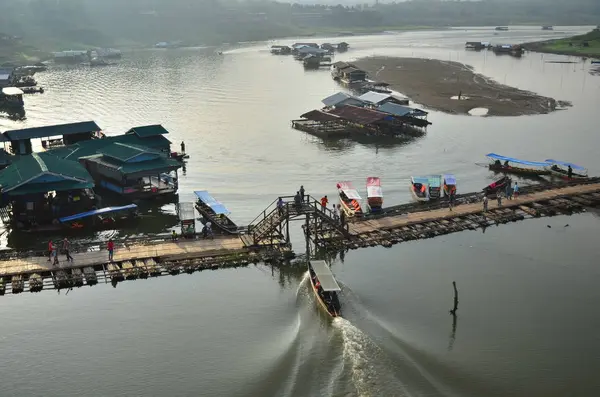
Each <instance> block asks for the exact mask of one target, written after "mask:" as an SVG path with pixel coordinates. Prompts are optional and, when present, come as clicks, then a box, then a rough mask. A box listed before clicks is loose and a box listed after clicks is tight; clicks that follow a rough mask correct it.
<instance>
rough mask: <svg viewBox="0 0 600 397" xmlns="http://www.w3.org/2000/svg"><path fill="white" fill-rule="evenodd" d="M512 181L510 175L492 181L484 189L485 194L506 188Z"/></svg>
mask: <svg viewBox="0 0 600 397" xmlns="http://www.w3.org/2000/svg"><path fill="white" fill-rule="evenodd" d="M510 182H511V180H510V178H509V177H508V176H506V175H505V176H503V177H502V178H500V179H498V180H497V181H495V182H492V183H490V184H489V185H487V186H486V187H484V188H483V189H482V191H483V192H484V193H485V194H493V193H496V192H499V191H502V190H505V189H506V185H507V184H509V183H510Z"/></svg>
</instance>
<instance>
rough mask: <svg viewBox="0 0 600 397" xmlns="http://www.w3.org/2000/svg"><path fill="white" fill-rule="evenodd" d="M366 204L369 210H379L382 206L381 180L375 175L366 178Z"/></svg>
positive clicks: (374, 211)
mask: <svg viewBox="0 0 600 397" xmlns="http://www.w3.org/2000/svg"><path fill="white" fill-rule="evenodd" d="M367 206H368V207H369V210H370V212H373V213H377V212H381V207H382V206H383V191H382V190H381V180H380V179H379V178H378V177H376V176H370V177H368V178H367Z"/></svg>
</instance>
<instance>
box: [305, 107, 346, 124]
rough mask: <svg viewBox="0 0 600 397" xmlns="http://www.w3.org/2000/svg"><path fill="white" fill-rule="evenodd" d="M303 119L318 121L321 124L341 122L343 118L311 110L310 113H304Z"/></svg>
mask: <svg viewBox="0 0 600 397" xmlns="http://www.w3.org/2000/svg"><path fill="white" fill-rule="evenodd" d="M300 117H302V118H303V119H307V120H311V121H318V122H321V123H325V122H328V121H340V120H341V118H340V117H339V116H336V115H334V114H331V113H328V112H324V111H322V110H311V111H310V112H307V113H304V114H303V115H302V116H300Z"/></svg>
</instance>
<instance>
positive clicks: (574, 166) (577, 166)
mask: <svg viewBox="0 0 600 397" xmlns="http://www.w3.org/2000/svg"><path fill="white" fill-rule="evenodd" d="M546 162H547V163H550V164H552V165H562V166H565V167H568V166H571V168H573V169H574V170H577V171H586V168H585V167H582V166H580V165H577V164H573V163H567V162H566V161H558V160H552V159H548V160H546Z"/></svg>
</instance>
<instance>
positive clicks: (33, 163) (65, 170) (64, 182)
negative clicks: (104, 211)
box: [0, 153, 94, 195]
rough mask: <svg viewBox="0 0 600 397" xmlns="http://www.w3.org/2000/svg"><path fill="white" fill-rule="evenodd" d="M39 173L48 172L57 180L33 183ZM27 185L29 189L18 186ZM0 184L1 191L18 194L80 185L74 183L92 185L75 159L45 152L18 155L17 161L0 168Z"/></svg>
mask: <svg viewBox="0 0 600 397" xmlns="http://www.w3.org/2000/svg"><path fill="white" fill-rule="evenodd" d="M43 175H52V176H54V177H58V179H57V180H55V181H52V182H48V183H39V182H38V183H34V182H35V180H36V179H38V178H39V177H41V176H43ZM28 184H29V185H30V188H23V189H21V187H23V186H25V185H28ZM0 185H1V186H2V190H3V192H4V193H8V194H9V195H18V194H26V193H45V192H48V191H52V190H70V189H78V188H80V187H74V186H80V185H85V186H86V187H93V186H94V183H93V179H92V177H91V176H90V174H89V173H88V172H87V171H86V169H85V168H84V167H83V166H82V165H81V164H79V163H78V162H76V161H69V160H63V159H59V158H58V157H55V156H53V155H51V154H49V153H33V154H30V155H28V156H21V157H19V159H18V160H17V161H15V162H14V163H12V164H11V165H9V166H8V167H7V168H5V169H4V170H2V171H0ZM33 185H35V186H33ZM17 189H20V190H19V192H14V193H13V191H15V190H17ZM24 192H25V193H24Z"/></svg>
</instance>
